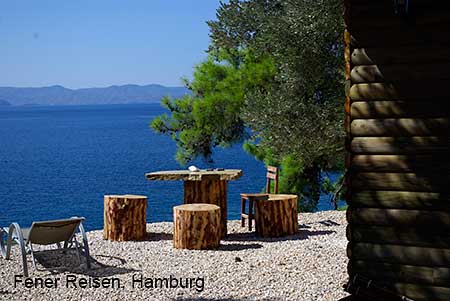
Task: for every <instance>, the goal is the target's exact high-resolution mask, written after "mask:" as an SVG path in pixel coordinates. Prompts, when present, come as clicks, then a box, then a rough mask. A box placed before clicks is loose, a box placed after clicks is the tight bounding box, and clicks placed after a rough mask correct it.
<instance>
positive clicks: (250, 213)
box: [248, 199, 253, 231]
mask: <svg viewBox="0 0 450 301" xmlns="http://www.w3.org/2000/svg"><path fill="white" fill-rule="evenodd" d="M252 220H253V200H252V199H249V200H248V231H252Z"/></svg>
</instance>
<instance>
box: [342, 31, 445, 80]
mask: <svg viewBox="0 0 450 301" xmlns="http://www.w3.org/2000/svg"><path fill="white" fill-rule="evenodd" d="M449 25H450V24H449ZM436 70H439V72H436ZM399 76H401V78H402V80H415V81H417V80H440V79H450V62H449V63H445V62H444V63H442V62H440V63H436V64H419V63H415V64H414V65H413V66H411V65H409V64H400V65H380V64H378V65H363V66H355V67H354V68H353V69H352V71H351V73H350V79H351V81H352V83H353V84H357V83H382V82H389V81H391V80H396V79H398V78H399Z"/></svg>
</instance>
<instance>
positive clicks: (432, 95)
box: [349, 78, 450, 102]
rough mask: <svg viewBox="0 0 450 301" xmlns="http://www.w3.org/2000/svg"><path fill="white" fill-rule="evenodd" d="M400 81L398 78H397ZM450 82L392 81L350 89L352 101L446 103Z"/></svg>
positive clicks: (358, 85)
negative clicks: (431, 100)
mask: <svg viewBox="0 0 450 301" xmlns="http://www.w3.org/2000/svg"><path fill="white" fill-rule="evenodd" d="M397 79H398V78H397ZM449 84H450V80H434V81H423V80H414V81H412V80H409V81H403V80H400V81H398V82H397V81H390V83H363V84H354V85H352V86H351V88H350V92H349V93H350V94H349V96H350V98H351V99H352V101H370V100H394V101H395V100H408V101H409V100H414V101H419V100H420V101H429V100H430V99H433V101H435V102H438V101H440V102H446V101H447V100H448V96H449V91H448V86H449Z"/></svg>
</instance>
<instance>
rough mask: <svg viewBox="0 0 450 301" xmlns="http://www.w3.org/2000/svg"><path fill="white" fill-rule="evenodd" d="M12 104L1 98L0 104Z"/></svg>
mask: <svg viewBox="0 0 450 301" xmlns="http://www.w3.org/2000/svg"><path fill="white" fill-rule="evenodd" d="M10 105H11V104H10V103H9V102H7V101H6V100H3V99H0V106H10Z"/></svg>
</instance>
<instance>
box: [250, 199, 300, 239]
mask: <svg viewBox="0 0 450 301" xmlns="http://www.w3.org/2000/svg"><path fill="white" fill-rule="evenodd" d="M255 224H256V233H258V234H259V235H261V236H262V237H279V236H284V235H292V234H295V233H296V232H297V231H298V215H297V196H296V195H289V194H269V199H268V200H258V201H256V203H255Z"/></svg>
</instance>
